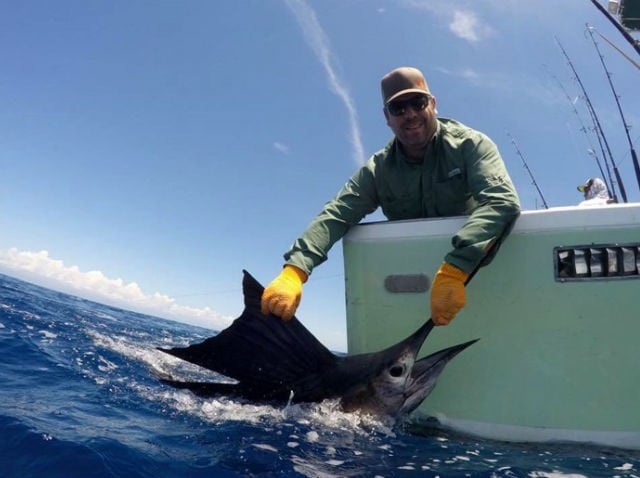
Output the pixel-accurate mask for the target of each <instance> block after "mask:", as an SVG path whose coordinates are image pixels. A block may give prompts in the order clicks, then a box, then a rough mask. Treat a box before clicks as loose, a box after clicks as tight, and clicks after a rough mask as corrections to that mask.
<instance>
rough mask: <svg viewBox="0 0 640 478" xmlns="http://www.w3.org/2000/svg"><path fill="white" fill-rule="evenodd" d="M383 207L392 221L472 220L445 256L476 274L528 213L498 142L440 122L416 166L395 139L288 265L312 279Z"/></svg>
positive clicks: (333, 204)
mask: <svg viewBox="0 0 640 478" xmlns="http://www.w3.org/2000/svg"><path fill="white" fill-rule="evenodd" d="M378 207H382V212H383V213H384V215H385V216H386V217H387V218H388V219H389V220H392V221H393V220H399V219H417V218H426V217H446V216H464V215H468V219H467V221H466V222H465V224H464V225H463V226H462V228H461V229H460V230H459V231H458V232H457V233H456V234H455V235H454V236H453V238H452V239H451V244H452V246H453V249H452V250H451V251H450V252H449V253H448V254H447V255H446V256H445V258H444V260H445V261H446V262H448V263H450V264H452V265H454V266H456V267H458V268H460V269H462V270H463V271H465V272H468V273H469V272H471V271H472V270H473V269H474V268H475V266H476V265H477V264H478V263H479V262H480V261H481V260H482V259H483V257H484V256H485V255H486V253H487V248H488V246H489V245H490V244H491V243H492V241H493V240H494V239H496V238H497V237H500V236H501V235H502V233H503V231H504V232H506V233H508V231H509V228H510V227H511V225H512V224H513V222H514V221H515V219H516V218H517V217H518V215H519V214H520V202H519V199H518V195H517V193H516V191H515V188H514V186H513V184H512V182H511V179H510V178H509V174H508V173H507V170H506V168H505V165H504V162H503V160H502V158H501V156H500V153H499V152H498V148H497V147H496V145H495V144H494V143H493V141H491V140H490V139H489V138H488V137H487V136H486V135H484V134H483V133H480V132H479V131H476V130H473V129H471V128H469V127H467V126H465V125H463V124H461V123H459V122H457V121H454V120H450V119H445V118H438V128H437V131H436V134H435V136H434V139H433V140H432V142H431V143H430V144H429V147H428V149H427V152H426V153H425V157H424V161H422V162H421V163H417V162H411V161H409V160H408V159H407V158H406V157H405V156H404V155H403V154H402V152H401V150H400V148H399V145H398V142H397V140H396V139H395V138H394V139H393V140H391V142H390V143H389V144H387V146H386V147H385V148H384V149H382V150H380V151H378V152H377V153H375V154H374V155H373V156H372V157H371V158H370V159H369V160H368V161H367V162H366V164H365V165H364V166H363V167H361V168H360V169H359V170H358V171H356V173H355V174H354V175H353V176H352V177H351V178H350V179H349V181H347V183H346V184H345V185H344V187H343V188H342V189H341V190H340V191H339V192H338V194H337V195H336V196H335V197H334V198H333V199H332V200H330V201H329V202H327V203H326V204H325V206H324V208H323V209H322V211H321V212H320V213H319V214H318V215H317V216H316V217H315V219H313V221H312V222H311V224H310V225H309V226H308V227H307V229H306V230H305V231H304V233H303V234H302V236H301V237H299V238H298V239H297V240H296V241H295V242H294V244H293V246H292V247H291V249H290V250H289V251H287V253H286V254H285V255H284V258H285V262H286V263H287V264H293V265H295V266H297V267H299V268H300V269H302V270H304V271H305V272H307V274H311V271H312V270H313V269H314V268H315V267H316V266H317V265H319V264H321V263H322V262H324V261H325V260H326V259H327V253H328V252H329V249H331V247H332V246H333V244H335V242H336V241H338V240H340V239H341V238H342V237H343V236H344V235H345V234H346V233H347V231H348V230H349V228H350V227H351V226H353V225H355V224H357V223H359V222H360V221H361V220H362V218H364V217H365V216H366V215H367V214H370V213H372V212H373V211H375V210H376V209H377V208H378Z"/></svg>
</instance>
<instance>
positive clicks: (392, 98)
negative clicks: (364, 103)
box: [384, 88, 431, 106]
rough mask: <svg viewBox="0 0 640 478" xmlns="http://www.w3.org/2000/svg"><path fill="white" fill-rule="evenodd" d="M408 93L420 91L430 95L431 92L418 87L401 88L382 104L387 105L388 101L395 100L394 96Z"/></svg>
mask: <svg viewBox="0 0 640 478" xmlns="http://www.w3.org/2000/svg"><path fill="white" fill-rule="evenodd" d="M408 93H421V94H423V95H430V94H431V93H429V92H428V91H426V90H421V89H419V88H409V89H408V90H402V91H398V92H397V93H396V94H395V95H393V96H391V97H390V98H389V99H387V102H386V103H385V104H384V105H385V106H387V105H388V104H389V103H391V102H392V101H393V100H395V99H396V98H399V97H401V96H402V95H406V94H408Z"/></svg>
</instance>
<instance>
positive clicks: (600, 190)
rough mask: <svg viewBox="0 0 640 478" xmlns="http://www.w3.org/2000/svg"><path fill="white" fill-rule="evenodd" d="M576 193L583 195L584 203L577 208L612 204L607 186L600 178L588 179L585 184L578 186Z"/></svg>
mask: <svg viewBox="0 0 640 478" xmlns="http://www.w3.org/2000/svg"><path fill="white" fill-rule="evenodd" d="M578 191H580V192H581V193H582V194H583V195H584V201H582V202H581V203H580V204H578V206H600V205H602V204H611V203H612V202H614V200H613V199H612V198H611V197H610V195H609V191H608V190H607V185H606V184H605V183H604V181H603V180H602V179H600V178H589V179H588V180H587V182H586V183H584V184H581V185H580V186H578Z"/></svg>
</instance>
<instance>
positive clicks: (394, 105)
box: [386, 95, 431, 116]
mask: <svg viewBox="0 0 640 478" xmlns="http://www.w3.org/2000/svg"><path fill="white" fill-rule="evenodd" d="M429 100H431V97H430V96H429V95H420V96H415V97H413V98H409V99H408V100H405V101H390V102H389V103H387V106H386V109H387V111H388V112H389V114H390V115H392V116H402V115H403V114H404V113H405V112H406V111H407V107H409V106H410V107H411V108H413V109H414V110H415V111H422V110H423V109H425V108H426V107H427V106H429Z"/></svg>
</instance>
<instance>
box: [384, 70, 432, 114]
mask: <svg viewBox="0 0 640 478" xmlns="http://www.w3.org/2000/svg"><path fill="white" fill-rule="evenodd" d="M380 86H381V89H382V101H383V103H384V104H385V105H386V104H387V103H389V102H390V101H393V100H395V99H396V98H397V97H398V96H401V95H404V94H406V93H423V94H427V95H430V94H431V92H430V91H429V86H428V85H427V82H426V80H425V79H424V75H423V74H422V72H421V71H420V70H418V69H417V68H412V67H410V66H403V67H401V68H396V69H395V70H393V71H390V72H389V73H387V74H386V75H384V76H383V77H382V81H381V82H380Z"/></svg>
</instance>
